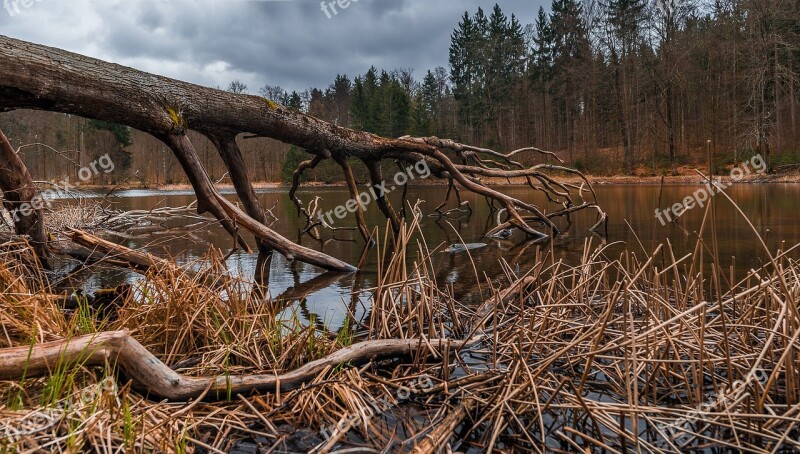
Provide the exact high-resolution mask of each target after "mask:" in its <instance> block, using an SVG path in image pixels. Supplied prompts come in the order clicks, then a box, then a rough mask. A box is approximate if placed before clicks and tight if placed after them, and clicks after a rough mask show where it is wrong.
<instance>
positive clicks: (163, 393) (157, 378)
mask: <svg viewBox="0 0 800 454" xmlns="http://www.w3.org/2000/svg"><path fill="white" fill-rule="evenodd" d="M474 342H475V341H451V340H444V339H440V340H425V341H423V340H422V339H402V340H400V339H397V340H395V339H387V340H377V341H366V342H361V343H358V344H354V345H351V346H349V347H345V348H342V349H340V350H337V351H336V352H334V353H332V354H330V355H328V356H326V357H324V358H322V359H318V360H316V361H312V362H310V363H308V364H306V365H304V366H302V367H300V368H299V369H296V370H294V371H291V372H286V373H284V374H280V375H232V376H220V377H185V376H182V375H180V374H178V373H177V372H175V371H174V370H172V369H170V368H169V367H168V366H167V365H166V364H164V363H162V362H161V361H160V360H159V359H158V358H156V357H155V356H154V355H153V354H152V353H150V352H149V351H148V350H147V349H146V348H144V346H142V344H140V343H139V342H138V341H136V339H134V338H133V337H131V335H130V333H128V332H127V331H109V332H103V333H98V334H90V335H87V336H81V337H77V338H74V339H68V340H62V341H56V342H48V343H43V344H37V345H34V346H32V347H31V346H22V347H14V348H7V349H2V350H0V380H18V379H20V378H21V377H23V376H25V377H26V378H31V377H36V376H39V375H44V374H48V373H50V372H51V371H53V370H55V369H56V368H57V367H59V366H68V365H81V366H102V365H105V364H108V363H109V362H111V363H116V364H117V365H119V367H121V368H122V369H123V370H124V371H125V373H126V374H127V377H128V378H129V379H131V380H132V381H133V383H134V385H135V387H136V388H138V389H141V390H143V391H145V392H147V393H149V394H150V395H152V396H157V397H160V398H165V399H169V400H173V401H185V400H188V399H191V398H195V397H198V396H201V395H205V396H207V398H209V399H214V398H225V397H226V396H229V395H235V394H246V393H249V392H253V391H262V392H275V391H277V390H278V389H280V390H281V391H291V390H293V389H296V388H299V387H300V386H301V385H302V384H304V383H307V382H309V381H311V380H313V379H315V378H317V376H318V375H319V374H320V373H322V372H323V371H324V370H325V369H327V368H329V367H336V366H339V365H341V364H347V363H354V364H358V363H362V362H365V361H369V360H372V359H376V358H387V357H390V358H391V357H398V356H408V355H411V354H412V353H414V352H418V351H420V350H423V349H425V348H429V347H430V348H435V349H436V350H437V352H436V353H438V354H441V352H443V351H445V350H446V349H447V351H454V350H458V349H460V348H463V347H465V346H467V345H469V344H471V343H474Z"/></svg>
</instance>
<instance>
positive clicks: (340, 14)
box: [0, 0, 541, 92]
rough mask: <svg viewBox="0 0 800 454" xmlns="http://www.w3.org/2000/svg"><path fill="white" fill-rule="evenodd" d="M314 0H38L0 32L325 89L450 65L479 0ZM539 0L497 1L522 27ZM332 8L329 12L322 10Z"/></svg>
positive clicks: (118, 58) (192, 76) (259, 82)
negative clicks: (453, 44) (373, 73)
mask: <svg viewBox="0 0 800 454" xmlns="http://www.w3.org/2000/svg"><path fill="white" fill-rule="evenodd" d="M326 1H330V0H326ZM320 3H321V0H308V1H306V0H302V1H301V0H293V1H292V0H287V1H264V0H249V1H247V0H224V1H219V0H218V1H207V0H194V1H193V0H125V1H120V0H113V1H109V0H42V1H40V2H35V3H34V4H33V6H31V7H30V8H27V9H23V10H22V11H21V14H16V15H15V16H13V17H12V16H10V15H8V14H5V13H4V12H0V33H2V34H5V35H9V36H12V37H15V38H20V39H24V40H30V41H34V42H39V43H43V44H47V45H51V46H56V47H61V48H65V49H68V50H71V51H75V52H80V53H84V54H88V55H91V56H95V57H98V58H103V59H106V60H112V61H115V62H118V63H122V64H126V65H130V66H134V67H137V68H139V69H142V70H145V71H151V72H156V73H159V74H164V75H166V76H170V77H175V78H179V79H183V80H187V81H190V82H195V83H199V84H203V85H209V86H221V87H224V86H226V85H227V84H228V82H230V81H231V80H232V79H234V78H238V79H240V80H242V81H244V82H245V83H247V84H248V85H249V87H250V91H251V92H255V91H256V90H257V89H258V87H260V86H263V85H264V84H266V83H269V84H271V85H281V86H283V87H284V88H287V89H290V90H292V89H294V90H302V89H304V88H307V87H309V86H315V87H326V86H327V85H328V84H329V83H330V82H331V81H332V80H333V78H334V76H335V75H336V74H337V73H342V74H345V73H346V74H348V75H350V76H351V77H352V76H354V75H356V74H361V73H364V72H365V71H366V70H367V69H368V68H369V67H370V66H375V67H377V68H383V69H387V70H391V69H395V68H414V69H415V73H414V74H415V76H417V77H418V78H421V77H422V75H424V73H425V71H427V70H428V69H433V68H435V67H436V66H447V56H448V47H449V44H450V34H451V33H452V31H453V29H454V28H455V27H456V25H457V24H458V21H459V20H460V18H461V15H463V13H464V11H469V12H470V14H472V13H474V12H475V11H476V10H477V8H478V7H479V6H481V7H483V8H484V9H485V10H487V13H488V10H490V9H491V8H492V6H493V5H494V2H492V1H484V0H438V1H432V0H358V1H357V2H353V1H352V0H351V3H350V6H349V7H348V8H346V9H340V8H338V7H337V8H336V9H337V14H335V15H334V14H331V18H330V19H329V18H328V16H327V15H326V14H325V13H324V12H323V11H322V8H321V5H320ZM540 3H541V1H540V0H509V1H501V2H500V6H501V7H502V8H503V11H504V12H505V13H506V14H507V15H509V16H510V15H511V14H516V15H517V17H518V18H519V19H520V21H521V22H522V24H523V25H525V24H528V23H530V22H532V21H533V18H534V17H535V15H536V11H537V10H538V7H539V4H540ZM329 12H331V11H330V9H329Z"/></svg>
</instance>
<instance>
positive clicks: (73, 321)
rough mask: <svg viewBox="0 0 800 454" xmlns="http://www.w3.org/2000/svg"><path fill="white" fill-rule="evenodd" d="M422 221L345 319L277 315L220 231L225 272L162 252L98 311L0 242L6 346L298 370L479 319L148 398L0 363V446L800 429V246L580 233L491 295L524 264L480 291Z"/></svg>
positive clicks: (546, 442)
mask: <svg viewBox="0 0 800 454" xmlns="http://www.w3.org/2000/svg"><path fill="white" fill-rule="evenodd" d="M416 228H417V226H416V224H415V223H412V225H410V226H409V227H408V228H407V229H404V231H403V233H402V235H401V237H402V238H401V241H400V245H399V246H398V247H397V249H396V250H392V249H391V248H390V247H389V242H388V240H385V241H383V242H382V243H381V247H379V248H377V249H376V250H375V253H377V254H380V256H381V257H382V260H380V263H381V264H382V265H381V267H380V269H379V273H378V274H379V278H378V285H377V287H376V288H374V289H370V290H369V294H370V299H371V311H370V314H369V317H368V318H367V319H366V320H364V321H363V322H358V321H355V320H353V321H351V323H349V324H346V326H345V327H343V328H341V329H339V330H338V331H329V330H325V329H320V327H318V326H316V324H314V323H307V321H305V320H302V319H301V317H299V316H289V317H284V318H283V319H281V318H279V317H277V316H276V314H278V313H285V312H283V311H282V310H281V309H282V308H281V307H276V306H275V304H274V303H272V302H271V301H269V300H266V299H265V298H263V297H262V294H261V293H260V292H258V291H254V287H253V285H252V284H250V283H249V282H245V281H242V280H239V279H237V278H232V277H226V276H225V273H224V272H223V270H221V269H218V268H215V267H216V265H213V264H215V263H218V262H219V257H218V256H217V255H214V254H213V253H212V255H211V256H210V257H209V258H208V260H206V261H205V262H204V263H206V264H207V265H206V266H207V267H210V271H212V272H213V274H214V275H216V276H219V278H218V280H217V281H216V282H214V283H212V284H210V283H209V282H208V281H207V279H206V280H203V281H202V282H201V281H200V280H199V279H200V278H197V277H196V276H197V274H191V275H189V274H184V273H180V272H177V271H175V270H172V271H166V272H165V271H163V270H162V271H161V272H159V273H152V274H149V275H148V276H146V277H145V278H144V279H143V280H141V281H140V282H139V283H138V284H137V286H136V288H135V291H133V292H130V293H128V294H127V295H125V296H124V298H123V300H122V301H119V305H120V307H119V309H118V310H117V311H116V314H115V316H114V317H113V318H109V319H106V320H102V319H98V314H99V313H102V312H98V311H97V309H96V308H92V307H90V306H89V305H80V304H79V305H78V308H77V309H74V310H70V311H65V310H63V309H62V308H61V307H60V306H59V302H58V298H54V297H52V296H50V295H49V294H48V292H47V286H46V285H45V283H44V282H45V280H44V278H41V277H37V275H36V272H35V268H34V267H32V266H28V265H26V264H25V263H26V261H25V260H23V259H22V257H25V256H26V250H25V248H24V245H16V246H15V245H6V246H4V249H3V251H2V255H3V257H2V260H0V291H2V295H1V296H0V325H1V326H2V332H1V334H2V336H0V343H2V345H3V346H20V345H30V344H31V343H32V342H41V341H43V340H53V339H65V338H69V337H71V336H76V335H79V334H85V333H87V332H95V331H100V330H111V329H114V330H116V329H129V330H132V331H133V335H134V337H136V339H137V340H139V341H140V342H141V343H143V344H144V345H145V346H146V347H148V349H150V350H151V351H152V352H153V353H154V354H155V355H156V356H157V357H159V358H160V359H161V360H162V361H164V362H165V363H167V364H169V365H172V366H174V367H175V368H176V369H178V370H179V371H180V372H181V373H184V374H188V375H214V374H216V375H225V374H230V375H232V374H238V373H244V372H247V373H277V372H283V371H287V370H291V369H294V368H296V367H298V366H299V365H302V364H304V363H306V362H308V361H310V360H312V359H316V358H320V357H322V356H324V355H326V354H329V353H331V352H332V351H335V350H336V349H337V348H340V347H341V346H344V345H348V344H349V343H351V342H353V341H356V340H363V339H367V338H369V339H385V338H423V339H425V338H437V337H459V338H465V337H468V336H471V335H472V334H474V332H475V331H476V330H478V331H480V332H482V333H483V334H484V335H485V339H484V341H483V342H482V343H481V344H480V346H478V347H476V348H473V349H471V350H470V351H463V352H459V353H457V354H454V355H450V356H445V357H443V358H423V357H419V358H405V359H398V360H395V361H383V362H370V363H368V364H366V365H359V366H353V365H348V364H343V365H341V366H340V367H336V368H332V369H330V370H328V371H327V372H326V373H323V374H321V375H320V376H319V377H318V378H317V379H316V380H315V381H313V382H312V383H309V384H308V385H306V386H305V387H304V388H302V389H299V390H295V391H292V392H289V393H284V394H260V395H252V396H238V395H224V396H206V400H205V401H202V400H201V401H193V402H188V403H167V402H157V401H152V400H149V399H147V396H144V395H142V394H140V393H139V392H137V391H135V390H133V389H131V386H130V385H129V384H128V383H127V381H126V380H125V379H124V377H118V376H117V375H116V373H115V368H114V366H113V364H109V365H108V366H106V367H104V368H91V369H89V368H83V367H81V366H80V365H75V364H68V365H54V370H53V373H52V374H51V376H49V377H43V378H34V377H26V378H23V379H22V380H19V381H17V382H13V383H11V382H5V383H2V384H0V440H2V441H0V451H4V452H24V451H28V450H34V451H35V450H37V449H38V450H41V451H75V450H81V449H84V450H97V451H108V452H115V451H119V450H126V451H158V452H220V451H222V452H227V451H229V450H231V449H234V448H236V449H242V450H245V449H246V448H247V449H251V450H256V449H260V450H261V451H262V452H307V451H312V450H314V452H331V451H334V450H336V449H344V448H347V447H362V448H365V449H367V450H368V452H369V450H370V449H371V450H375V452H379V451H382V450H386V451H387V452H397V451H411V450H414V449H417V450H419V451H420V452H432V451H436V450H440V449H441V450H446V449H448V448H446V446H447V445H448V444H449V445H450V447H451V449H452V450H453V451H455V450H462V451H474V452H483V451H486V450H495V451H498V452H499V451H502V452H512V451H513V452H545V451H548V452H559V451H563V452H568V451H576V450H582V451H583V450H589V451H601V450H605V451H608V452H623V451H626V450H631V449H633V450H637V451H641V452H657V451H672V452H683V451H687V450H709V449H711V448H716V449H719V450H725V449H726V448H730V449H732V450H739V451H743V452H767V451H771V452H791V451H793V450H797V449H800V442H798V435H800V427H798V425H799V423H800V415H799V414H798V411H800V350H799V349H800V341H798V337H800V312H798V301H800V299H798V298H800V295H799V293H800V265H798V263H797V262H795V261H794V260H792V259H791V258H790V257H791V255H792V254H789V253H787V252H777V253H774V254H773V255H772V258H773V260H772V261H771V262H770V263H769V264H768V265H767V266H765V267H764V268H763V269H760V270H753V271H751V272H750V273H748V275H747V278H746V279H744V280H742V281H741V282H738V283H731V282H730V281H731V278H730V276H735V275H736V273H734V272H733V271H732V270H726V271H724V272H723V271H722V270H718V269H712V270H708V269H703V268H702V265H701V264H702V263H703V257H702V255H703V254H705V253H708V252H707V251H708V249H707V248H706V246H705V245H704V244H703V243H699V244H698V249H697V251H696V253H695V254H693V255H691V256H687V257H683V258H675V257H674V256H673V254H672V251H671V249H670V247H669V245H668V244H667V245H665V246H664V247H660V248H658V249H657V250H656V251H654V252H653V253H652V254H647V255H641V254H635V253H633V252H628V253H625V254H624V255H622V256H620V257H607V256H606V255H605V253H604V251H605V249H604V247H603V246H600V247H595V246H594V245H593V244H592V243H591V242H590V241H587V243H586V246H585V252H584V255H583V259H582V260H581V263H579V264H577V265H568V264H566V263H562V262H556V261H554V260H553V259H552V258H551V257H550V256H548V255H547V254H546V253H540V254H541V256H540V260H539V261H538V263H539V265H538V266H537V267H536V268H535V269H533V270H531V271H530V272H529V273H527V274H526V275H525V276H514V275H513V274H512V272H511V271H508V272H507V275H508V277H507V282H494V283H487V287H486V288H484V290H487V289H489V288H490V287H491V288H492V289H496V290H492V294H494V295H496V294H498V293H499V290H500V289H501V288H507V287H509V286H510V284H511V283H512V282H514V281H517V280H518V279H520V278H523V277H524V278H528V280H529V281H530V282H531V285H529V286H528V287H527V288H526V290H525V291H524V292H523V293H522V294H521V295H519V296H518V297H517V298H513V299H512V300H511V301H510V302H507V303H503V304H497V305H492V306H491V307H489V311H488V312H486V311H483V310H480V309H478V308H474V307H464V306H462V305H460V304H459V303H458V302H456V301H453V299H452V298H450V297H449V293H448V292H447V291H446V289H443V288H441V287H439V286H438V285H437V283H436V282H434V281H433V278H432V277H431V276H433V275H434V273H433V272H432V268H431V262H430V261H429V260H428V255H429V252H428V251H427V249H426V245H425V244H424V243H420V244H418V245H417V250H419V251H423V252H421V253H419V254H417V255H416V259H413V260H412V259H411V257H410V255H411V254H410V253H409V251H410V249H411V248H410V246H409V244H410V242H411V239H410V238H411V234H410V233H411V232H412V231H414V230H415V229H416ZM709 249H712V248H709ZM501 265H502V264H501ZM505 268H508V267H505ZM488 296H489V295H487V297H488ZM343 310H344V309H343ZM290 312H291V311H290ZM487 315H490V317H489V320H488V322H487V323H486V324H485V326H484V327H483V328H481V326H480V325H481V324H480V323H479V322H478V321H479V320H483V319H485V318H486V316H487ZM351 320H352V318H351ZM22 372H23V373H22V374H21V375H22V376H24V371H22ZM740 383H741V384H740ZM336 425H339V427H340V428H341V429H344V430H341V429H336V427H335V426H336ZM332 426H333V427H332ZM320 428H323V429H324V432H325V433H326V434H327V435H328V436H329V437H330V438H326V437H325V436H323V435H321V434H320V432H319V430H320ZM3 434H7V435H13V436H6V437H5V438H4V439H3Z"/></svg>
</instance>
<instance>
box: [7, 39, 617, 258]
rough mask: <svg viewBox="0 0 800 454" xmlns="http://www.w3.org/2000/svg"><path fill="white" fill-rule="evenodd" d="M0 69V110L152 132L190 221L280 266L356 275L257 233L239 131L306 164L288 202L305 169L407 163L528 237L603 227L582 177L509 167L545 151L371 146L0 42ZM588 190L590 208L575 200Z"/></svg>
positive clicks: (241, 105)
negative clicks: (205, 158)
mask: <svg viewBox="0 0 800 454" xmlns="http://www.w3.org/2000/svg"><path fill="white" fill-rule="evenodd" d="M0 63H1V64H0V111H10V110H14V109H22V108H28V109H39V110H47V111H53V112H61V113H68V114H74V115H80V116H83V117H87V118H94V119H99V120H104V121H109V122H113V123H118V124H122V125H127V126H130V127H133V128H136V129H138V130H140V131H143V132H146V133H149V134H151V135H153V136H154V137H156V138H158V139H159V140H161V141H163V142H164V143H165V144H166V145H167V146H168V147H169V148H170V149H171V150H172V152H173V153H174V154H175V156H176V157H177V159H178V161H179V162H180V164H181V166H182V167H183V170H184V171H185V173H186V175H187V177H188V179H189V181H190V182H191V184H192V186H193V188H194V191H195V193H196V195H197V200H198V205H197V208H198V212H199V213H205V212H208V213H211V214H213V215H214V216H215V217H216V218H217V219H218V220H219V222H220V223H221V224H222V226H223V227H224V228H225V229H226V230H227V231H228V232H229V233H230V234H231V235H233V236H234V237H235V238H236V239H237V241H238V243H239V244H240V245H241V246H242V247H243V248H245V249H247V245H246V243H245V241H244V239H243V238H242V237H241V236H240V233H239V228H240V227H242V228H244V229H246V230H249V231H250V232H252V233H253V234H254V235H255V236H256V238H257V239H258V241H259V246H260V248H261V250H262V252H264V251H271V250H275V251H278V252H279V253H281V254H283V255H285V256H286V257H287V258H289V259H296V260H300V261H303V262H306V263H310V264H313V265H317V266H319V267H322V268H325V269H328V270H335V271H345V272H349V271H353V270H354V268H353V267H352V266H351V265H349V264H347V263H344V262H342V261H340V260H337V259H335V258H333V257H330V256H328V255H326V254H323V253H320V252H316V251H313V250H311V249H308V248H305V247H303V246H300V245H298V244H295V243H294V242H292V241H289V240H287V239H286V238H284V237H282V236H280V235H279V234H278V233H276V232H274V231H273V230H271V229H269V228H268V227H266V226H265V225H264V224H265V216H264V210H263V208H262V207H261V206H260V204H259V202H258V200H257V198H256V195H255V191H254V190H253V186H252V184H251V182H250V178H249V175H248V173H247V169H246V168H245V165H244V161H243V159H242V155H241V151H240V149H239V147H238V145H237V143H236V138H237V136H238V135H239V134H242V133H247V134H250V135H251V137H269V138H272V139H276V140H279V141H282V142H285V143H289V144H293V145H296V146H299V147H302V148H303V149H305V150H306V151H307V152H308V153H310V154H311V155H312V156H313V159H312V160H311V161H308V162H306V163H304V164H301V167H300V168H298V171H297V172H296V173H295V178H294V185H293V188H292V192H291V193H292V196H293V197H294V194H295V193H296V190H297V186H298V185H299V181H300V179H299V175H300V174H302V171H303V170H304V169H306V168H309V167H312V166H313V165H316V164H318V163H319V162H321V161H323V160H326V159H332V160H334V161H335V162H336V163H338V164H339V165H340V166H341V168H342V170H343V172H344V175H345V177H346V181H347V182H348V187H349V188H350V190H351V192H352V191H353V189H354V188H353V184H354V180H353V179H352V169H351V168H350V164H349V160H351V159H356V160H360V161H362V162H363V163H364V164H365V165H366V168H367V169H369V173H370V180H371V183H372V184H373V185H381V184H383V183H382V182H383V181H384V175H383V173H382V169H381V165H380V164H381V162H382V161H384V160H395V161H398V162H400V163H403V164H404V165H410V164H418V163H422V162H424V163H425V164H426V165H427V168H428V169H430V171H431V174H432V175H433V176H435V177H438V178H442V179H446V180H447V181H449V182H455V183H456V184H458V185H460V186H461V187H462V188H464V189H467V190H469V191H472V192H474V193H476V194H479V195H482V196H484V197H486V198H487V199H488V200H490V201H491V202H492V205H493V206H494V202H497V203H498V204H499V205H500V206H501V207H502V208H503V209H504V210H505V213H506V216H507V219H506V220H505V222H508V223H509V225H510V226H511V227H513V228H515V229H519V230H521V231H523V232H525V233H526V234H527V235H530V236H535V237H545V236H548V235H551V234H552V235H556V234H558V233H559V230H558V227H556V225H555V224H554V223H553V218H554V217H558V216H569V215H570V214H571V213H573V212H574V211H577V210H582V209H597V210H598V212H599V216H600V218H601V219H604V217H605V215H604V213H602V211H600V210H599V207H597V202H596V198H595V197H594V193H593V192H592V191H591V186H590V185H589V183H588V181H586V179H585V177H583V175H582V174H580V172H577V171H575V170H572V169H568V168H566V167H562V166H558V165H551V164H540V165H537V166H534V167H530V168H528V167H525V166H523V165H522V164H521V163H520V162H518V161H516V160H515V156H516V155H519V154H521V153H524V152H532V153H539V154H541V155H543V156H545V157H546V158H547V159H555V160H557V157H556V156H555V155H553V154H552V153H549V152H546V151H543V150H539V149H537V148H523V149H520V150H516V151H513V152H510V153H500V152H497V151H494V150H489V149H485V148H478V147H472V146H468V145H464V144H460V143H457V142H454V141H452V140H443V139H439V138H436V137H419V138H413V137H401V138H398V139H391V138H384V137H379V136H376V135H374V134H369V133H366V132H359V131H354V130H350V129H347V128H343V127H339V126H336V125H332V124H330V123H327V122H325V121H322V120H319V119H317V118H314V117H312V116H309V115H305V114H303V113H301V112H298V111H295V110H291V109H288V108H286V107H283V106H281V105H279V104H277V103H275V102H274V101H272V100H269V99H265V98H263V97H260V96H251V95H245V94H235V93H229V92H225V91H221V90H215V89H211V88H205V87H201V86H197V85H193V84H189V83H186V82H181V81H177V80H173V79H169V78H166V77H161V76H157V75H153V74H148V73H145V72H142V71H137V70H135V69H131V68H127V67H123V66H120V65H115V64H111V63H107V62H104V61H101V60H97V59H94V58H89V57H85V56H82V55H78V54H74V53H70V52H66V51H64V50H60V49H55V48H50V47H46V46H42V45H38V44H33V43H28V42H24V41H20V40H16V39H13V38H9V37H4V36H0ZM190 129H191V130H194V131H197V132H199V133H201V134H203V135H205V136H206V137H208V138H209V139H210V140H211V142H212V143H213V144H214V145H215V146H216V148H217V149H218V151H219V153H220V156H221V157H222V159H223V161H224V163H225V165H226V167H227V168H228V171H229V173H230V175H231V178H232V181H233V183H234V185H235V188H236V192H237V195H238V197H239V199H240V200H241V203H242V206H243V207H244V211H242V210H240V209H239V208H238V207H237V206H236V205H234V204H232V203H230V202H229V201H227V200H225V199H224V198H223V197H222V196H220V194H219V192H218V191H217V190H216V188H215V187H214V184H213V182H212V181H211V179H210V178H209V176H208V175H207V173H206V171H205V169H204V168H203V166H202V164H201V162H200V159H199V158H198V156H197V153H196V152H195V149H194V147H193V145H192V143H191V142H190V141H189V139H188V137H187V135H186V133H187V131H188V130H190ZM552 171H555V172H561V173H563V172H566V173H572V174H575V175H577V176H579V177H581V178H583V180H584V182H585V183H584V184H582V185H581V186H574V185H568V184H562V183H560V182H557V181H555V180H554V179H553V178H552V177H551V176H549V175H548V174H547V172H552ZM484 177H491V178H501V179H507V178H512V177H522V178H525V179H526V180H527V181H528V184H529V185H530V186H531V187H532V188H533V189H536V190H538V191H543V192H545V193H546V194H547V196H548V200H550V201H551V202H553V203H554V204H555V206H556V207H557V209H556V210H554V211H552V212H550V213H549V214H548V212H547V210H544V209H541V208H539V207H537V206H534V205H532V204H529V203H525V202H523V201H521V200H519V199H516V198H514V197H511V196H509V195H507V194H504V193H503V192H501V191H498V190H496V189H492V188H490V187H488V186H487V185H485V184H484V183H482V182H481V178H484ZM587 188H588V189H589V190H588V191H587V190H586V189H587ZM585 192H586V193H587V194H591V195H592V199H593V200H589V201H584V200H583V194H584V193H585ZM576 193H577V195H576ZM578 199H580V200H578ZM377 205H378V207H379V209H380V210H381V212H382V213H383V214H384V215H385V216H386V217H387V218H388V219H389V220H390V221H391V225H392V226H393V228H394V229H398V228H399V225H400V222H399V219H398V214H397V212H396V211H395V210H394V209H393V207H392V206H391V203H390V202H389V200H388V198H385V197H379V198H378V200H377ZM357 221H358V223H359V230H360V231H361V233H362V236H363V237H364V238H365V239H367V240H368V241H369V240H371V238H369V236H370V235H369V229H368V228H367V226H365V225H364V222H365V221H364V217H363V216H362V215H361V213H359V215H358V216H357ZM535 224H541V225H544V226H545V228H546V231H544V232H541V231H539V230H537V229H535V228H534V227H533V225H535Z"/></svg>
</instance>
